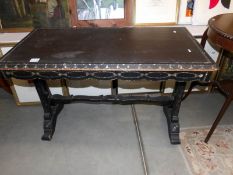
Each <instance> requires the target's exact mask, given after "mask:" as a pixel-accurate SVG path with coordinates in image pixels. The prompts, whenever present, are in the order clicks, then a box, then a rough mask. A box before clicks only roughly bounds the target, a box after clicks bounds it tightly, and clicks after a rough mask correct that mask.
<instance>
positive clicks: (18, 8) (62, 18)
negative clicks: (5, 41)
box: [0, 0, 69, 31]
mask: <svg viewBox="0 0 233 175" xmlns="http://www.w3.org/2000/svg"><path fill="white" fill-rule="evenodd" d="M0 20H1V26H2V28H3V29H2V30H9V31H22V30H23V31H26V30H28V31H30V30H32V28H42V27H43V28H47V27H49V28H61V27H68V26H69V13H68V3H67V0H0Z"/></svg>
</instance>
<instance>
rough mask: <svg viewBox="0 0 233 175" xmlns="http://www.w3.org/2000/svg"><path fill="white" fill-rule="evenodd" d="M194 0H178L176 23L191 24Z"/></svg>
mask: <svg viewBox="0 0 233 175" xmlns="http://www.w3.org/2000/svg"><path fill="white" fill-rule="evenodd" d="M194 3H195V0H180V9H179V19H178V24H191V23H192V16H193V7H194Z"/></svg>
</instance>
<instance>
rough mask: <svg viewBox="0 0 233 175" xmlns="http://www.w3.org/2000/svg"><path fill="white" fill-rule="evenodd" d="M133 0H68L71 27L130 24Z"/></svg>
mask: <svg viewBox="0 0 233 175" xmlns="http://www.w3.org/2000/svg"><path fill="white" fill-rule="evenodd" d="M133 2H134V0H70V1H69V7H70V11H71V24H72V26H73V27H87V26H89V27H90V26H92V27H97V26H98V27H114V26H128V25H131V24H132V18H133V9H132V8H131V7H133Z"/></svg>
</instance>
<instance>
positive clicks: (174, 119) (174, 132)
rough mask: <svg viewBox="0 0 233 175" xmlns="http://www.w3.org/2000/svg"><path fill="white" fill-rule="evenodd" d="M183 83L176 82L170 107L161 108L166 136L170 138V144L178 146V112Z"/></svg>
mask: <svg viewBox="0 0 233 175" xmlns="http://www.w3.org/2000/svg"><path fill="white" fill-rule="evenodd" d="M185 85H186V83H185V82H176V85H175V88H174V91H173V94H172V96H173V97H174V100H173V102H172V103H171V104H170V105H166V106H164V107H163V110H164V113H165V115H166V118H167V124H168V134H169V137H170V142H171V144H180V138H179V133H180V124H179V118H178V114H179V110H180V105H181V101H182V97H183V95H184V90H185Z"/></svg>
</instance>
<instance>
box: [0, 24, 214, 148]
mask: <svg viewBox="0 0 233 175" xmlns="http://www.w3.org/2000/svg"><path fill="white" fill-rule="evenodd" d="M0 70H1V71H2V73H3V75H4V76H5V78H11V77H14V78H18V79H33V81H34V84H35V87H36V89H37V92H38V94H39V97H40V100H41V103H42V106H43V109H44V135H43V136H42V139H43V140H51V139H52V136H53V134H54V131H55V126H56V119H57V116H58V114H59V112H60V111H61V110H62V108H63V105H64V104H67V103H71V102H75V101H80V102H97V103H98V102H110V103H120V104H132V103H155V104H158V105H161V106H163V108H164V113H165V115H166V117H167V123H168V133H169V136H170V141H171V143H172V144H178V143H180V139H179V131H180V126H179V118H178V114H179V109H180V105H181V101H182V97H183V94H184V89H185V85H186V82H188V81H198V80H199V81H208V80H209V73H210V72H212V71H214V70H216V66H215V63H214V62H213V61H212V60H211V58H210V57H209V56H208V55H207V54H206V53H205V51H204V50H203V49H202V47H201V46H200V45H199V44H198V43H197V42H196V40H195V39H194V38H193V37H192V36H191V34H190V33H189V32H188V31H187V30H186V29H185V28H181V27H179V28H178V27H177V28H176V27H161V28H159V27H156V28H151V27H148V28H85V29H37V30H34V31H33V32H31V33H30V34H29V35H28V36H27V37H26V38H25V39H24V40H23V41H21V42H20V43H19V44H17V45H16V46H15V47H14V48H13V49H12V50H11V51H10V52H9V53H8V54H6V55H5V56H4V57H3V59H2V60H1V61H0ZM88 78H94V79H99V80H111V81H112V92H113V93H112V95H107V96H92V97H90V96H68V97H67V96H61V95H52V94H51V93H50V91H49V87H48V85H47V83H46V80H48V79H75V80H81V79H88ZM118 79H122V80H140V79H146V80H151V81H165V80H168V79H173V80H176V85H175V88H174V92H173V93H172V94H171V95H168V96H164V95H163V96H153V95H149V94H145V95H142V96H141V95H140V96H139V95H124V94H118V93H117V80H118ZM96 117H98V116H96ZM187 117H188V116H187Z"/></svg>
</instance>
